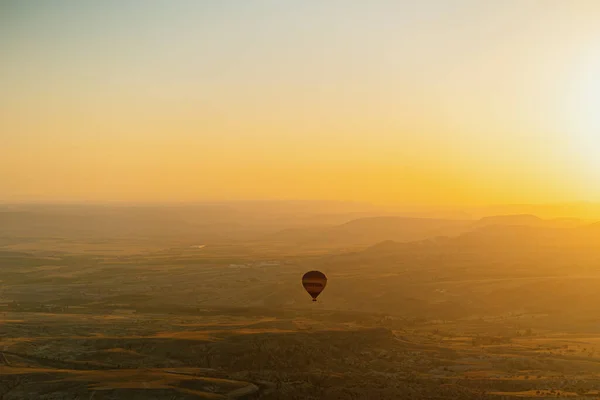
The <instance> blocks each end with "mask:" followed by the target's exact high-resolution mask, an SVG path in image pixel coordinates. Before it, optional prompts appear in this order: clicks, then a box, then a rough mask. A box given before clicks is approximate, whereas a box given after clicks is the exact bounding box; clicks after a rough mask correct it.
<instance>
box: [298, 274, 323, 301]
mask: <svg viewBox="0 0 600 400" xmlns="http://www.w3.org/2000/svg"><path fill="white" fill-rule="evenodd" d="M326 285H327V277H326V276H325V274H324V273H322V272H320V271H309V272H307V273H305V274H304V276H303V277H302V286H304V289H305V290H306V291H307V292H308V294H310V296H311V297H312V299H313V301H317V297H318V296H319V295H320V294H321V292H322V291H323V289H325V286H326Z"/></svg>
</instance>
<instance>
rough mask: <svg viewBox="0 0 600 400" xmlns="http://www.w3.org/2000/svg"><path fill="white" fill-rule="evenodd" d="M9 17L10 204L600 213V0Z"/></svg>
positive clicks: (32, 12)
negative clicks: (323, 205) (513, 205)
mask: <svg viewBox="0 0 600 400" xmlns="http://www.w3.org/2000/svg"><path fill="white" fill-rule="evenodd" d="M0 7H1V9H0V18H1V20H0V49H1V51H2V63H1V64H0V84H1V86H2V88H3V90H2V93H1V94H0V102H1V107H0V110H1V111H0V112H1V113H2V115H1V118H0V124H1V125H0V129H1V132H2V157H1V158H0V163H1V164H0V181H1V182H2V187H1V189H2V190H1V191H0V199H1V200H4V201H9V202H12V201H80V200H85V201H105V200H110V201H144V202H146V201H198V200H232V199H237V200H250V199H327V200H360V201H370V202H376V203H401V204H407V203H430V204H463V203H467V204H487V203H498V202H500V203H502V202H517V203H523V202H525V203H529V202H536V203H539V202H542V203H546V202H554V201H580V200H599V199H600V189H598V186H597V185H595V183H596V182H597V181H598V179H600V175H599V173H598V171H600V161H598V160H600V158H599V157H597V155H596V149H597V148H598V147H599V146H600V139H599V137H600V136H598V130H599V129H600V117H599V116H598V113H597V110H596V107H595V106H594V105H595V104H597V103H598V102H599V101H600V84H599V83H598V82H599V81H598V79H597V76H596V75H597V71H598V70H599V69H600V45H599V43H600V40H599V39H598V38H599V37H600V24H598V18H599V15H600V3H598V2H597V1H594V0H589V1H585V0H573V1H559V0H544V1H536V0H527V1H521V0H508V1H500V2H493V1H479V0H472V1H468V0H465V1H462V0H445V1H442V0H437V1H433V0H427V1H419V2H410V1H370V2H363V1H353V0H346V1H336V0H332V1H291V2H280V1H262V0H258V1H250V2H245V1H189V0H181V1H143V0H127V1H102V2H92V1H66V0H65V1H58V0H55V1H41V0H39V1H35V0H31V1H10V0H3V1H2V2H0Z"/></svg>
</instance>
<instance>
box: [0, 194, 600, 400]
mask: <svg viewBox="0 0 600 400" xmlns="http://www.w3.org/2000/svg"><path fill="white" fill-rule="evenodd" d="M311 208H312V206H306V205H305V206H304V207H300V206H298V205H287V206H283V207H282V208H281V209H280V210H276V211H274V210H273V209H272V208H270V209H265V210H264V211H262V212H258V211H256V210H255V209H253V210H252V211H251V212H248V211H247V210H244V206H243V205H242V206H240V207H238V206H236V205H235V204H227V205H210V206H202V205H198V206H187V207H177V206H174V207H173V206H172V207H167V206H163V207H156V208H148V207H126V208H123V207H114V206H113V207H106V206H104V207H93V206H87V207H68V206H54V207H52V206H49V207H41V206H17V207H5V208H3V209H2V211H1V212H0V245H1V248H0V267H1V269H0V280H1V283H2V286H1V288H2V289H1V291H0V320H1V322H2V330H1V334H0V349H1V353H0V354H1V356H0V369H1V375H0V376H1V378H0V393H1V394H2V396H3V399H7V400H8V399H22V398H32V397H34V398H40V399H44V398H47V399H50V398H90V397H92V396H93V398H94V399H130V398H149V399H151V398H156V399H163V398H164V399H179V398H182V399H183V398H186V399H187V398H189V399H193V398H214V399H219V398H246V399H252V398H260V399H278V398H298V399H305V398H322V399H330V398H331V399H338V398H340V399H345V398H361V399H362V398H374V397H372V396H376V397H375V398H381V399H388V398H389V399H397V398H415V399H421V398H422V399H429V398H432V399H437V398H439V399H442V398H444V399H449V398H452V399H461V398H462V399H481V398H490V399H492V398H497V399H500V398H520V397H531V398H547V397H568V396H571V397H576V396H581V397H582V398H589V396H592V397H594V396H596V395H597V393H598V392H597V390H598V387H599V385H600V375H599V374H600V358H599V357H600V325H598V315H600V306H599V304H600V292H599V291H598V290H597V288H598V285H599V284H600V273H599V272H598V268H597V265H598V262H599V261H600V248H598V246H597V243H598V242H599V240H600V226H598V224H595V223H590V222H589V221H586V220H581V219H565V218H559V219H541V218H538V217H535V216H532V215H505V216H491V217H488V218H483V219H479V218H475V219H453V220H452V219H440V218H430V219H427V218H414V217H406V216H403V215H401V214H396V215H388V216H380V217H374V216H366V217H360V218H354V213H336V212H330V213H328V214H325V215H324V214H322V212H321V211H319V210H317V211H315V210H314V209H311ZM218 210H227V212H224V213H219V212H218ZM299 211H302V212H301V214H302V217H299V218H298V217H292V216H293V215H298V214H299ZM355 212H358V213H360V212H364V211H361V210H356V211H355ZM371 212H373V211H371ZM231 214H235V215H237V218H238V222H237V224H235V225H234V226H232V225H231V224H230V222H229V220H228V216H229V215H231ZM208 215H210V216H208ZM274 216H276V217H277V218H275V219H276V220H277V221H278V222H277V223H275V222H273V226H265V225H264V224H256V221H259V220H260V221H263V222H264V221H273V218H274ZM316 216H319V219H320V220H321V221H323V222H317V219H313V217H316ZM100 217H101V218H100ZM250 217H251V218H250ZM255 217H260V218H255ZM99 218H100V219H99ZM136 218H142V219H143V220H144V221H145V222H144V224H142V221H141V220H138V221H137V222H136V223H135V225H137V226H140V225H143V228H135V229H134V228H132V226H134V225H132V224H133V220H135V219H136ZM99 220H102V221H103V222H102V224H101V223H100V222H98V221H99ZM94 221H95V222H94ZM182 221H188V222H189V221H198V222H195V223H182ZM200 221H202V222H200ZM282 221H285V223H284V222H282ZM307 221H309V222H307ZM206 222H210V224H209V225H210V229H207V227H206V224H205V223H206ZM281 224H283V225H287V226H291V227H294V228H285V227H282V226H280V225H281ZM199 242H201V243H202V245H198V243H199ZM292 244H293V245H292ZM311 269H319V270H321V271H323V272H325V273H326V274H327V277H328V279H329V283H328V285H327V288H326V289H325V291H324V292H323V293H322V295H321V297H319V301H318V302H317V303H313V302H312V301H310V296H308V294H307V293H306V292H305V291H304V289H303V288H302V285H301V282H300V278H301V277H302V275H303V274H304V272H306V271H308V270H311ZM57 396H58V397H57ZM61 396H62V397H61Z"/></svg>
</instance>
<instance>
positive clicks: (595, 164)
mask: <svg viewBox="0 0 600 400" xmlns="http://www.w3.org/2000/svg"><path fill="white" fill-rule="evenodd" d="M593 50H594V51H592V50H591V49H590V50H589V51H588V52H587V53H586V54H585V56H584V57H583V60H582V62H581V64H580V66H579V68H578V70H577V73H576V76H575V82H576V84H575V87H574V89H575V90H574V91H573V95H572V97H571V99H570V103H571V104H570V108H571V110H572V112H570V113H569V116H570V118H571V122H570V123H569V126H570V128H569V129H570V132H569V136H570V137H571V138H572V144H573V151H574V152H575V154H574V155H575V157H576V159H577V160H578V162H579V163H581V164H582V166H583V167H584V168H585V170H586V171H585V174H586V175H587V176H588V177H589V178H593V179H600V47H596V48H595V49H593Z"/></svg>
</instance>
